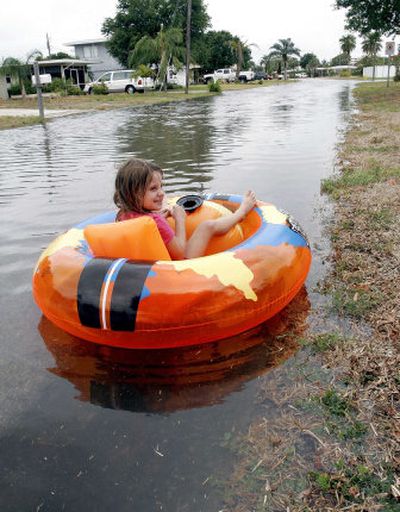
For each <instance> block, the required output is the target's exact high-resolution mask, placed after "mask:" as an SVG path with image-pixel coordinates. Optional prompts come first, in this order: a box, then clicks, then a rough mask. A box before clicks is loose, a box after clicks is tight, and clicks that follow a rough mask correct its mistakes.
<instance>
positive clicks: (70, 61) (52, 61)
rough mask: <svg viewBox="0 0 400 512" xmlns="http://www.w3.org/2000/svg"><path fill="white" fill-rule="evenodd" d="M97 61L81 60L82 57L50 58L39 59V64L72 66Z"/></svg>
mask: <svg viewBox="0 0 400 512" xmlns="http://www.w3.org/2000/svg"><path fill="white" fill-rule="evenodd" d="M96 62H99V61H97V60H82V59H50V60H39V61H38V64H39V66H42V65H43V64H45V65H46V64H47V65H58V66H72V65H74V64H76V65H77V66H84V65H85V64H95V63H96Z"/></svg>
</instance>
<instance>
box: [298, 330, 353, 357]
mask: <svg viewBox="0 0 400 512" xmlns="http://www.w3.org/2000/svg"><path fill="white" fill-rule="evenodd" d="M343 342H344V339H343V337H342V336H340V335H339V334H337V333H335V332H325V333H321V334H316V335H314V336H312V337H311V338H310V339H301V340H300V343H301V344H302V345H304V346H309V347H311V349H312V350H313V352H314V353H317V352H325V351H327V350H332V349H333V348H335V347H336V345H338V344H339V343H343Z"/></svg>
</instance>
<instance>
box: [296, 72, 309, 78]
mask: <svg viewBox="0 0 400 512" xmlns="http://www.w3.org/2000/svg"><path fill="white" fill-rule="evenodd" d="M307 77H308V75H307V74H306V73H297V74H296V78H307Z"/></svg>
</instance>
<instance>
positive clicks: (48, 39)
mask: <svg viewBox="0 0 400 512" xmlns="http://www.w3.org/2000/svg"><path fill="white" fill-rule="evenodd" d="M46 45H47V52H48V54H49V57H50V55H51V48H50V38H49V34H48V33H47V32H46Z"/></svg>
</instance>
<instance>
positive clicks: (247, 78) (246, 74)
mask: <svg viewBox="0 0 400 512" xmlns="http://www.w3.org/2000/svg"><path fill="white" fill-rule="evenodd" d="M254 77H255V73H254V71H251V70H250V71H241V72H240V73H239V77H238V79H239V82H251V81H252V80H254Z"/></svg>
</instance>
